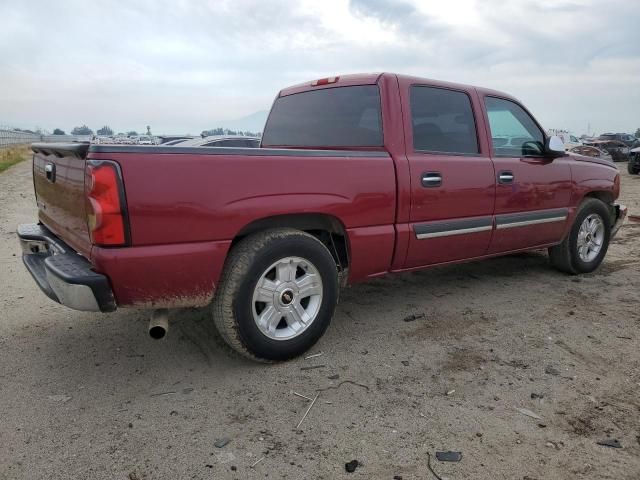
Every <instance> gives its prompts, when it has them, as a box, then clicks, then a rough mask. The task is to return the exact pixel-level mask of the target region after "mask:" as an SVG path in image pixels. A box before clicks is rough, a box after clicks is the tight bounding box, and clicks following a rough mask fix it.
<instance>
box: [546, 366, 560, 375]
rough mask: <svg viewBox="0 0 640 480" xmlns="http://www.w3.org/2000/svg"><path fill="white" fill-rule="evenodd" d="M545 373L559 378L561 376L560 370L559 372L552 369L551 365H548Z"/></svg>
mask: <svg viewBox="0 0 640 480" xmlns="http://www.w3.org/2000/svg"><path fill="white" fill-rule="evenodd" d="M544 373H546V374H549V375H555V376H558V375H560V370H558V369H557V368H555V367H552V366H551V365H548V366H547V368H545V369H544Z"/></svg>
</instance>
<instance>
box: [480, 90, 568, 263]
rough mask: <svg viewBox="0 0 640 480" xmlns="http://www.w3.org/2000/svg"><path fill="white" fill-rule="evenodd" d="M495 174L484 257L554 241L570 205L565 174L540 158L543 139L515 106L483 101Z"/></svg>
mask: <svg viewBox="0 0 640 480" xmlns="http://www.w3.org/2000/svg"><path fill="white" fill-rule="evenodd" d="M483 101H484V104H485V106H486V112H487V120H488V125H489V129H490V135H491V143H492V147H493V148H492V150H493V151H492V159H493V164H494V167H495V171H496V180H497V185H496V207H495V223H496V230H495V232H494V234H493V239H492V241H491V246H490V248H489V252H490V253H504V252H508V251H512V250H519V249H524V248H534V247H537V246H545V245H549V244H551V243H555V242H559V241H560V240H561V239H562V235H563V234H564V232H565V228H566V224H567V217H568V213H569V210H568V207H569V204H570V201H571V191H572V189H571V170H570V167H569V164H568V162H566V161H565V160H564V159H563V158H562V157H560V158H556V159H553V160H551V159H549V158H547V157H545V156H544V143H545V136H544V133H543V131H542V129H541V128H540V127H539V126H538V124H537V123H536V121H535V120H534V119H533V117H532V116H531V115H530V114H529V113H528V112H527V111H526V110H525V109H524V108H523V107H522V106H520V105H519V104H518V103H516V102H514V101H512V100H510V99H504V98H498V97H492V96H485V97H484V98H483Z"/></svg>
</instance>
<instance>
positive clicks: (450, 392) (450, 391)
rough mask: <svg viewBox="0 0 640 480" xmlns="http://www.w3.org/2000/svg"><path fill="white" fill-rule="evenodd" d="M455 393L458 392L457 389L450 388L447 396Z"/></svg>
mask: <svg viewBox="0 0 640 480" xmlns="http://www.w3.org/2000/svg"><path fill="white" fill-rule="evenodd" d="M454 393H456V391H455V390H449V391H448V392H447V397H448V396H450V395H453V394H454Z"/></svg>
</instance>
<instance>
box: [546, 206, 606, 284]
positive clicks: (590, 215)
mask: <svg viewBox="0 0 640 480" xmlns="http://www.w3.org/2000/svg"><path fill="white" fill-rule="evenodd" d="M610 237H611V222H610V214H609V210H608V208H607V206H606V205H605V204H604V203H603V202H602V201H600V200H598V199H595V198H588V199H586V200H585V201H584V202H582V204H581V205H580V207H579V208H578V212H577V214H576V218H575V220H574V223H573V226H572V227H571V231H570V232H569V235H567V237H566V238H565V239H564V241H563V242H562V243H561V244H560V245H556V246H554V247H551V248H549V259H550V261H551V264H552V265H553V266H554V267H555V268H557V269H558V270H561V271H563V272H566V273H571V274H577V273H589V272H593V271H594V270H595V269H596V268H598V266H599V265H600V264H601V263H602V260H603V259H604V256H605V255H606V253H607V249H608V248H609V239H610Z"/></svg>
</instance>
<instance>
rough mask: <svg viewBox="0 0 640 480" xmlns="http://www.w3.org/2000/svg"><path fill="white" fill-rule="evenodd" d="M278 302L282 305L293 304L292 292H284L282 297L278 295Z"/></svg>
mask: <svg viewBox="0 0 640 480" xmlns="http://www.w3.org/2000/svg"><path fill="white" fill-rule="evenodd" d="M280 301H281V302H282V304H283V305H289V304H290V303H291V302H293V292H292V291H291V290H285V291H284V292H282V295H280Z"/></svg>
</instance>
